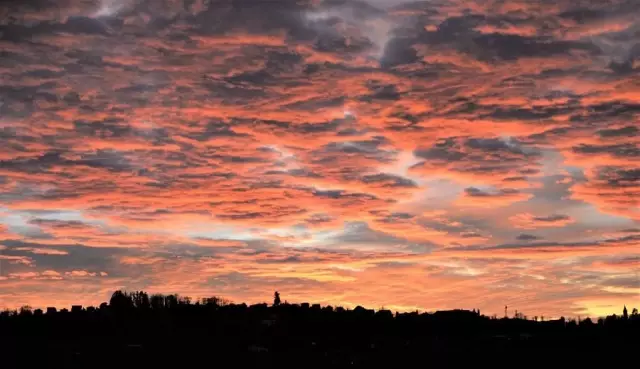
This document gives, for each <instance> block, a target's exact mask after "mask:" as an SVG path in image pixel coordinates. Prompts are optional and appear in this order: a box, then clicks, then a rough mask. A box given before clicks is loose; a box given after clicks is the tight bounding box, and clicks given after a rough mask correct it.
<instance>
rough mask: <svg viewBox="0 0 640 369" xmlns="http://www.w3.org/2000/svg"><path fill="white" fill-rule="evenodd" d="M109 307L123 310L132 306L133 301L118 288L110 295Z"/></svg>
mask: <svg viewBox="0 0 640 369" xmlns="http://www.w3.org/2000/svg"><path fill="white" fill-rule="evenodd" d="M109 307H110V308H112V309H114V310H116V311H125V310H127V309H130V308H132V307H133V301H132V300H131V297H130V296H128V295H127V294H126V293H125V292H122V291H120V290H118V291H115V292H114V293H113V294H112V295H111V299H110V300H109Z"/></svg>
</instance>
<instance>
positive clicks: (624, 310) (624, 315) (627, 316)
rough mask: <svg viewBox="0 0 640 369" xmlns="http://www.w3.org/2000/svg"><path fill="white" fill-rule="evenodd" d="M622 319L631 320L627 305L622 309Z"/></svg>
mask: <svg viewBox="0 0 640 369" xmlns="http://www.w3.org/2000/svg"><path fill="white" fill-rule="evenodd" d="M622 319H624V320H627V319H629V314H628V313H627V305H625V306H624V309H622Z"/></svg>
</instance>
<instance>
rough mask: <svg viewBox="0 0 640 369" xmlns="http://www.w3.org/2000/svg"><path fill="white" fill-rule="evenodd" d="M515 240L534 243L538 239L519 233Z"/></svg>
mask: <svg viewBox="0 0 640 369" xmlns="http://www.w3.org/2000/svg"><path fill="white" fill-rule="evenodd" d="M516 239H517V240H518V241H536V240H539V239H540V237H538V236H535V235H532V234H528V233H521V234H519V235H518V237H516Z"/></svg>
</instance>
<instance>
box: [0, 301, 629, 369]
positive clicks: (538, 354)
mask: <svg viewBox="0 0 640 369" xmlns="http://www.w3.org/2000/svg"><path fill="white" fill-rule="evenodd" d="M505 311H506V307H505ZM639 344H640V315H639V314H638V310H637V309H632V310H631V312H630V313H629V312H628V311H627V308H626V307H624V310H623V312H622V314H621V315H619V316H618V315H611V316H607V317H605V318H600V319H598V320H597V321H592V320H591V319H589V318H587V319H584V320H582V319H572V320H566V319H564V318H561V319H556V320H544V318H542V317H540V318H538V317H535V318H534V319H527V318H526V317H525V316H524V315H523V314H522V313H518V312H516V313H515V316H514V317H513V318H507V317H504V318H500V319H498V318H497V317H495V316H494V317H487V316H483V315H482V314H481V313H480V311H479V310H471V311H469V310H451V311H438V312H435V313H418V312H412V313H397V312H396V313H395V314H394V313H392V312H391V311H389V310H385V309H379V310H377V311H375V310H370V309H366V308H363V307H361V306H358V307H356V308H355V309H344V308H342V307H336V308H333V307H331V306H320V305H319V304H313V305H310V304H308V303H302V304H289V303H287V302H282V300H281V298H280V294H279V293H278V292H276V293H275V294H274V301H273V303H272V304H270V305H268V304H266V303H263V304H255V305H251V306H248V305H246V304H234V303H231V302H230V301H228V300H226V299H224V298H220V297H211V298H205V299H201V300H198V301H195V302H194V301H192V300H191V299H190V298H188V297H181V296H178V295H159V294H156V295H151V296H149V295H148V294H147V293H145V292H143V291H136V292H132V293H126V292H123V291H116V292H114V293H113V295H112V297H111V299H110V301H109V303H106V302H105V303H102V304H101V305H100V306H99V307H87V308H83V307H82V306H73V307H72V308H71V310H70V311H69V310H67V309H62V310H60V311H58V310H57V309H55V308H47V309H46V311H42V310H40V309H36V310H32V309H31V308H29V307H23V308H21V309H19V310H17V311H4V312H2V313H0V368H31V367H33V368H35V367H38V368H139V369H141V368H187V367H206V368H215V367H223V366H224V367H229V366H233V367H240V368H244V367H250V368H251V367H260V368H272V367H273V368H276V367H278V368H282V367H291V368H293V367H295V368H343V367H344V368H347V367H349V368H353V367H359V368H360V367H361V368H370V367H376V368H377V367H389V368H399V367H403V366H411V367H416V366H417V367H434V368H443V367H462V366H467V367H468V366H469V365H473V366H480V365H482V366H484V365H485V364H486V365H500V366H503V365H505V366H516V365H517V366H534V365H537V366H539V365H549V364H554V366H555V365H560V364H563V365H564V364H566V365H571V366H586V367H592V366H596V365H607V366H610V365H612V363H613V362H616V361H620V362H626V360H627V359H631V360H632V361H631V362H633V361H634V360H635V361H637V358H638V354H637V349H638V347H640V346H639Z"/></svg>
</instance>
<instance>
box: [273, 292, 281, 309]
mask: <svg viewBox="0 0 640 369" xmlns="http://www.w3.org/2000/svg"><path fill="white" fill-rule="evenodd" d="M273 306H280V293H278V291H276V292H275V293H274V294H273Z"/></svg>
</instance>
